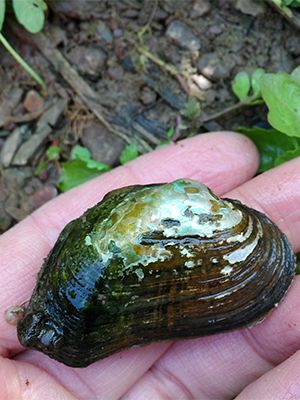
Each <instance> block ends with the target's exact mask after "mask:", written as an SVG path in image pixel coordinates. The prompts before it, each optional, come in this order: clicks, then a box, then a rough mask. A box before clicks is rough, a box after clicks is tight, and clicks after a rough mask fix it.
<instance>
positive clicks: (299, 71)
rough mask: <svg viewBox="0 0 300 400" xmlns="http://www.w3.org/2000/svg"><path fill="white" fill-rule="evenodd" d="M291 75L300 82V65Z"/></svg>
mask: <svg viewBox="0 0 300 400" xmlns="http://www.w3.org/2000/svg"><path fill="white" fill-rule="evenodd" d="M291 77H292V78H293V79H295V81H297V82H298V83H299V84H300V66H298V67H297V68H295V69H294V70H293V72H292V73H291Z"/></svg>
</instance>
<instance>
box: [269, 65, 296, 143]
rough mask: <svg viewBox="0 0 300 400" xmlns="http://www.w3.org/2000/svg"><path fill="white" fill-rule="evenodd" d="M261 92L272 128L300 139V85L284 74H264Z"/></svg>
mask: <svg viewBox="0 0 300 400" xmlns="http://www.w3.org/2000/svg"><path fill="white" fill-rule="evenodd" d="M261 92H262V97H263V99H264V101H265V102H266V104H267V106H268V108H269V113H268V121H269V123H270V124H271V125H272V126H273V128H275V129H277V130H279V131H281V132H283V133H285V134H286V135H288V136H297V137H300V83H298V82H297V81H296V80H295V79H293V78H292V77H291V76H290V75H289V74H287V73H285V72H278V73H276V74H265V75H264V76H263V77H262V79H261Z"/></svg>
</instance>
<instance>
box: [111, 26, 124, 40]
mask: <svg viewBox="0 0 300 400" xmlns="http://www.w3.org/2000/svg"><path fill="white" fill-rule="evenodd" d="M113 34H114V37H115V38H116V39H118V38H121V37H122V36H123V35H124V31H123V29H121V28H116V29H114V31H113Z"/></svg>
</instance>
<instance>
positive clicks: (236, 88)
mask: <svg viewBox="0 0 300 400" xmlns="http://www.w3.org/2000/svg"><path fill="white" fill-rule="evenodd" d="M250 89H251V81H250V76H249V74H248V73H247V72H246V71H241V72H239V73H238V74H236V76H235V77H234V79H233V82H232V91H233V93H234V94H235V95H236V97H237V98H238V99H239V100H240V101H244V100H246V98H247V97H248V94H249V91H250Z"/></svg>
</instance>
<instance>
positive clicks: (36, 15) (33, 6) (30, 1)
mask: <svg viewBox="0 0 300 400" xmlns="http://www.w3.org/2000/svg"><path fill="white" fill-rule="evenodd" d="M12 4H13V9H14V12H15V14H16V17H17V20H18V21H19V22H20V24H21V25H23V26H24V27H25V28H26V29H27V30H28V31H29V32H31V33H37V32H40V31H41V30H42V29H43V26H44V22H45V13H44V12H45V11H46V10H47V4H46V3H45V1H44V0H12Z"/></svg>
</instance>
